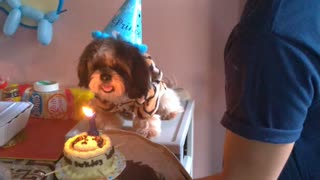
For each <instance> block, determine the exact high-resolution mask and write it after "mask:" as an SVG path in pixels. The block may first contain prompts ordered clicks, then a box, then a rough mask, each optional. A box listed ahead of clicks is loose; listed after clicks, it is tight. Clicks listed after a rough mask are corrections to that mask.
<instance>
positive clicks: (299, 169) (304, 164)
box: [238, 0, 320, 180]
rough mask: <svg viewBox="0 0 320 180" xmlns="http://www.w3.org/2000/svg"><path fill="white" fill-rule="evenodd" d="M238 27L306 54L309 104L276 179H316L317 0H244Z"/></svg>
mask: <svg viewBox="0 0 320 180" xmlns="http://www.w3.org/2000/svg"><path fill="white" fill-rule="evenodd" d="M238 27H240V29H243V28H245V29H249V30H248V31H250V29H252V30H254V31H257V30H258V31H263V32H266V33H272V34H274V35H276V36H279V37H281V38H283V39H285V40H286V41H289V42H291V43H292V44H293V45H295V46H297V47H299V48H301V50H302V51H303V52H304V53H305V54H307V55H308V57H309V62H306V64H309V67H310V68H309V69H310V71H312V73H311V74H312V75H313V77H312V78H313V80H314V95H313V100H312V102H313V103H312V105H311V107H310V108H309V110H308V114H307V117H306V120H305V123H304V128H303V131H302V133H301V137H300V138H299V140H298V141H296V143H295V146H294V149H293V152H292V154H291V156H290V158H289V160H288V162H287V164H286V166H285V168H284V170H283V171H282V174H281V176H280V177H279V179H280V180H288V179H289V180H291V179H292V180H299V179H302V180H309V179H310V180H319V179H320V0H248V2H247V4H246V6H245V9H244V12H243V15H242V17H241V20H240V23H239V24H238Z"/></svg>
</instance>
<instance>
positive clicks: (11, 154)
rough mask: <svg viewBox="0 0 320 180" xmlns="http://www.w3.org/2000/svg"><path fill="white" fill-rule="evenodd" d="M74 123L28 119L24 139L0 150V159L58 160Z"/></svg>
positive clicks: (71, 121)
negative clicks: (66, 136)
mask: <svg viewBox="0 0 320 180" xmlns="http://www.w3.org/2000/svg"><path fill="white" fill-rule="evenodd" d="M76 123H77V121H75V120H56V119H54V120H52V119H35V118H30V119H29V121H28V124H27V126H26V127H25V129H24V130H23V131H24V135H25V136H26V137H25V139H24V140H22V141H21V142H18V143H17V144H16V145H14V146H12V147H7V148H0V158H8V159H31V160H49V161H56V160H59V158H60V157H61V155H62V151H63V146H64V142H65V135H66V134H67V132H68V131H69V130H70V129H71V128H72V127H73V126H75V125H76Z"/></svg>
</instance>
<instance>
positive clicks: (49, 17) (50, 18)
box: [44, 11, 59, 23]
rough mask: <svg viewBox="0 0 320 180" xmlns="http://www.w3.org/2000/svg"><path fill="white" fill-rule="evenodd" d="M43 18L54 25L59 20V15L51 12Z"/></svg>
mask: <svg viewBox="0 0 320 180" xmlns="http://www.w3.org/2000/svg"><path fill="white" fill-rule="evenodd" d="M44 18H46V19H47V20H48V21H49V22H51V23H54V22H55V21H56V20H58V19H59V14H58V13H57V11H51V12H48V13H47V14H46V15H45V17H44Z"/></svg>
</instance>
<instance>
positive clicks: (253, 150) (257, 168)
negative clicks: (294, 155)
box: [199, 130, 294, 180]
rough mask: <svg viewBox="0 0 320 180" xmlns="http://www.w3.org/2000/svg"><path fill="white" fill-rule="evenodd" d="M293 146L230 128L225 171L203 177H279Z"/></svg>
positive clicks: (216, 179) (208, 179) (212, 179)
mask: <svg viewBox="0 0 320 180" xmlns="http://www.w3.org/2000/svg"><path fill="white" fill-rule="evenodd" d="M293 145H294V143H290V144H271V143H264V142H259V141H253V140H248V139H246V138H243V137H241V136H239V135H236V134H234V133H232V132H231V131H229V130H227V133H226V140H225V145H224V156H223V170H222V173H221V174H217V175H214V176H209V177H204V178H200V179H201V180H234V179H236V180H242V179H243V180H251V179H252V180H256V179H259V180H276V179H277V178H278V176H279V175H280V172H281V171H282V169H283V167H284V165H285V163H286V161H287V159H288V157H289V155H290V153H291V150H292V148H293ZM200 179H199V180H200Z"/></svg>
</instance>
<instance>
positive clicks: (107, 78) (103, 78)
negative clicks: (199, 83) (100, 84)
mask: <svg viewBox="0 0 320 180" xmlns="http://www.w3.org/2000/svg"><path fill="white" fill-rule="evenodd" d="M111 78H112V77H111V75H110V74H106V73H102V74H101V75H100V80H101V81H104V82H105V81H110V80H111Z"/></svg>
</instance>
